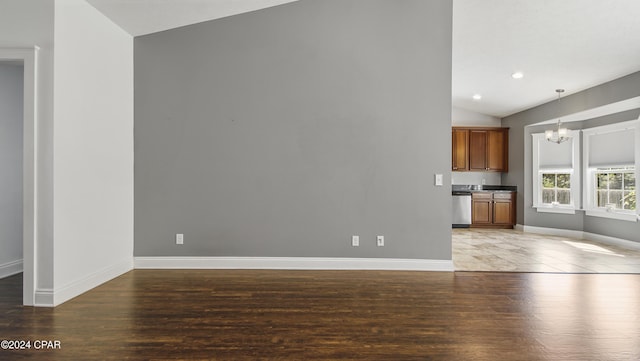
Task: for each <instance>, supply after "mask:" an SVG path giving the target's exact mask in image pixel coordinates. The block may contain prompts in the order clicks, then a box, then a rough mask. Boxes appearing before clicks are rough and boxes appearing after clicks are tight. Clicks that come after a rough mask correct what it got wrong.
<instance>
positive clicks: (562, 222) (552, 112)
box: [502, 72, 640, 242]
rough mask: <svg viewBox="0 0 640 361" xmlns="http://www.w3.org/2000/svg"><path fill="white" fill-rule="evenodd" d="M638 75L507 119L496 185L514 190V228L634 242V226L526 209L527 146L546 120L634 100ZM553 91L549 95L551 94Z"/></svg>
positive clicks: (639, 90)
mask: <svg viewBox="0 0 640 361" xmlns="http://www.w3.org/2000/svg"><path fill="white" fill-rule="evenodd" d="M638 84H640V72H637V73H633V74H630V75H628V76H625V77H622V78H619V79H616V80H613V81H611V82H608V83H604V84H601V85H599V86H596V87H593V88H590V89H587V90H584V91H582V92H579V93H576V94H572V95H570V96H567V97H563V98H562V99H561V101H560V102H559V103H558V102H556V101H552V102H550V103H546V104H542V105H540V106H538V107H535V108H532V109H529V110H525V111H523V112H520V113H517V114H514V115H511V116H508V117H506V118H504V119H503V120H502V125H503V126H506V127H509V128H510V129H509V173H505V174H503V176H502V183H503V184H509V185H517V186H518V190H519V192H518V209H517V214H518V215H517V223H518V224H521V225H527V226H536V227H546V228H560V229H569V230H577V231H585V232H590V233H595V234H600V235H605V236H610V237H616V238H622V239H627V240H633V241H639V242H640V233H639V232H638V231H640V224H639V223H637V222H626V221H618V220H612V219H603V218H598V217H590V216H586V215H584V212H581V211H580V212H577V213H576V214H575V215H565V214H548V213H547V214H545V213H538V212H536V210H535V209H533V208H532V205H533V194H532V174H531V166H532V155H531V152H532V145H531V142H532V141H531V134H532V133H539V132H543V131H544V129H546V128H548V126H546V127H545V126H532V125H533V124H536V123H539V122H541V121H544V120H547V119H553V118H555V117H558V116H559V115H560V116H563V115H568V114H573V113H577V112H581V111H585V110H589V109H594V108H597V107H600V106H604V105H608V104H612V103H616V102H620V101H623V100H627V99H631V98H635V97H638V96H640V86H638ZM552 91H553V90H552ZM638 115H640V109H635V110H629V111H625V112H620V113H616V114H611V115H609V116H603V117H598V118H594V119H586V120H584V121H582V122H570V123H566V124H565V125H566V126H567V128H570V129H586V128H592V127H595V126H600V125H606V124H613V123H618V122H622V121H628V120H633V119H638Z"/></svg>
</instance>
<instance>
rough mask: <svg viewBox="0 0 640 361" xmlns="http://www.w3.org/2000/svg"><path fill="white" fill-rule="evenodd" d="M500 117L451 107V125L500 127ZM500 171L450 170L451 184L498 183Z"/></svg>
mask: <svg viewBox="0 0 640 361" xmlns="http://www.w3.org/2000/svg"><path fill="white" fill-rule="evenodd" d="M500 122H501V121H500V118H497V117H493V116H491V115H486V114H482V113H477V112H472V111H470V110H465V109H460V108H456V107H452V108H451V125H452V126H455V127H500V126H501V125H500V124H501V123H500ZM500 179H501V173H496V172H451V184H483V182H484V184H495V185H499V184H501V182H500Z"/></svg>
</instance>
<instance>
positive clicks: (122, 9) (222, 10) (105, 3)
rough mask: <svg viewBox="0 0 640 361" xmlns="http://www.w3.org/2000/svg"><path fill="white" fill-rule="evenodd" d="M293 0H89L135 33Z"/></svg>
mask: <svg viewBox="0 0 640 361" xmlns="http://www.w3.org/2000/svg"><path fill="white" fill-rule="evenodd" d="M293 1H297V0H87V2H88V3H90V4H91V5H93V7H95V8H96V9H98V10H99V11H100V12H102V13H103V14H104V15H106V16H107V17H108V18H110V19H111V21H113V22H114V23H116V24H118V25H119V26H120V27H121V28H123V29H124V30H125V31H127V32H128V33H129V34H131V35H133V36H138V35H145V34H150V33H155V32H158V31H164V30H168V29H173V28H177V27H181V26H185V25H190V24H195V23H200V22H203V21H209V20H213V19H218V18H223V17H225V16H231V15H236V14H240V13H245V12H249V11H254V10H258V9H264V8H268V7H271V6H275V5H280V4H285V3H289V2H293Z"/></svg>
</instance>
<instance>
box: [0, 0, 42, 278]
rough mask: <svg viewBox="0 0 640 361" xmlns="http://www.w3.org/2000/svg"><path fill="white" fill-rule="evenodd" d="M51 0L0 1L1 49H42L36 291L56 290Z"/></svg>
mask: <svg viewBox="0 0 640 361" xmlns="http://www.w3.org/2000/svg"><path fill="white" fill-rule="evenodd" d="M53 9H54V3H53V1H50V0H2V1H0V48H30V49H33V47H34V46H38V47H39V49H40V50H39V52H38V60H37V61H38V78H37V82H38V84H37V87H38V90H37V92H38V93H37V111H38V117H37V119H36V121H37V124H36V127H37V140H36V143H37V149H36V158H37V162H36V165H35V166H36V169H37V174H38V176H37V177H38V178H37V179H36V188H37V198H36V199H35V202H36V204H37V215H36V217H37V223H36V227H37V240H36V248H37V253H36V262H37V264H38V267H37V270H36V271H37V273H36V275H35V278H36V288H39V289H44V290H47V289H51V288H52V287H53V186H52V182H53V180H52V162H53V158H52V149H53V144H52V142H53V125H52V124H53V20H54V19H53V13H54V10H53Z"/></svg>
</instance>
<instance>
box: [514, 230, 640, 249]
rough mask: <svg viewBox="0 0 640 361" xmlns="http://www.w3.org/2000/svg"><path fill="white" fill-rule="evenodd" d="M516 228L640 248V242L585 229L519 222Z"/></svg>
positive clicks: (628, 247) (629, 247) (528, 231)
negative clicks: (527, 224)
mask: <svg viewBox="0 0 640 361" xmlns="http://www.w3.org/2000/svg"><path fill="white" fill-rule="evenodd" d="M514 229H517V230H519V231H522V232H527V233H538V234H548V235H550V236H560V237H570V238H578V239H586V240H588V241H594V242H600V243H605V244H608V245H612V246H619V247H623V248H627V249H635V250H640V243H639V242H634V241H629V240H627V239H622V238H616V237H610V236H604V235H601V234H597V233H590V232H583V231H572V230H568V229H560V228H546V227H535V226H523V225H519V224H517V225H516V226H515V227H514Z"/></svg>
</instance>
